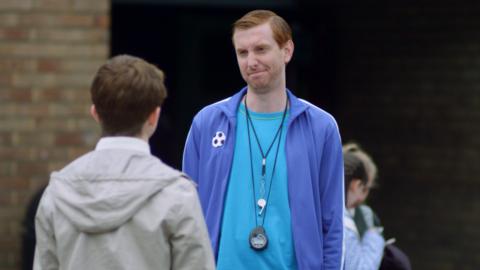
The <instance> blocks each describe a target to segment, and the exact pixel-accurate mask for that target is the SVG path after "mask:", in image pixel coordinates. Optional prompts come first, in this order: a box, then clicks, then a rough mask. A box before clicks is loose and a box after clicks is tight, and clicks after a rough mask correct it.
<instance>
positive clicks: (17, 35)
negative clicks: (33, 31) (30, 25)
mask: <svg viewBox="0 0 480 270" xmlns="http://www.w3.org/2000/svg"><path fill="white" fill-rule="evenodd" d="M29 36H30V31H29V30H27V29H21V28H4V29H0V39H7V40H26V39H28V38H29Z"/></svg>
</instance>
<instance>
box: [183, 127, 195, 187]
mask: <svg viewBox="0 0 480 270" xmlns="http://www.w3.org/2000/svg"><path fill="white" fill-rule="evenodd" d="M198 136H199V132H198V130H197V126H196V122H195V119H194V120H193V122H192V126H191V127H190V130H189V132H188V136H187V140H186V142H185V147H184V149H183V161H182V171H183V172H185V173H186V174H187V175H188V176H190V177H191V178H192V179H193V180H194V181H195V182H197V183H198V169H199V168H198V160H199V149H198V145H197V142H198V138H197V137H198Z"/></svg>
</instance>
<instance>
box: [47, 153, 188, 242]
mask: <svg viewBox="0 0 480 270" xmlns="http://www.w3.org/2000/svg"><path fill="white" fill-rule="evenodd" d="M180 176H182V173H181V172H179V171H176V170H174V169H171V168H170V167H168V166H167V165H165V164H164V163H162V162H161V161H160V160H159V159H157V158H155V157H154V156H151V155H148V154H145V153H142V152H138V151H131V150H120V149H107V150H100V151H93V152H90V153H88V154H86V155H84V156H82V157H81V158H79V159H77V160H75V161H74V162H72V163H71V164H70V165H68V166H67V167H65V168H64V169H63V170H61V171H60V172H54V173H52V175H51V180H50V184H49V185H50V191H51V192H52V195H53V196H52V197H53V198H54V204H55V206H56V207H57V208H58V209H59V211H60V212H61V213H62V214H64V215H65V216H66V217H67V219H69V220H70V221H71V222H72V223H73V224H74V225H75V227H77V228H78V229H79V230H80V231H83V232H88V233H101V232H106V231H111V230H115V229H117V228H118V227H120V226H121V225H123V224H124V223H125V222H127V221H128V220H129V219H130V218H131V217H132V216H133V215H134V214H135V213H136V212H137V211H138V210H139V209H140V208H141V207H143V205H145V203H146V202H147V201H148V200H149V199H150V198H151V197H152V196H153V195H155V194H157V193H158V192H160V191H161V190H162V189H163V188H164V187H166V186H167V185H169V184H171V183H172V182H174V181H175V180H177V179H178V178H179V177H180Z"/></svg>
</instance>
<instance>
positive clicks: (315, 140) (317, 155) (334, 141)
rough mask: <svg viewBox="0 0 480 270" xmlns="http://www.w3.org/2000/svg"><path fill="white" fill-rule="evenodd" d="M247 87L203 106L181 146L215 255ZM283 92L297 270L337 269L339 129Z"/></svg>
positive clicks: (340, 181)
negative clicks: (287, 106) (287, 108)
mask: <svg viewBox="0 0 480 270" xmlns="http://www.w3.org/2000/svg"><path fill="white" fill-rule="evenodd" d="M246 89H247V88H246V87H245V88H243V89H242V90H241V91H240V92H238V93H237V94H236V95H234V96H232V97H231V98H228V99H225V100H222V101H220V102H217V103H214V104H212V105H209V106H207V107H205V108H203V109H202V110H201V111H200V112H199V113H198V114H197V115H196V116H195V118H194V119H193V123H192V126H191V128H190V131H189V134H188V137H187V141H186V145H185V149H184V156H183V170H184V172H186V173H187V174H188V175H190V176H191V177H192V179H194V181H195V182H197V184H198V192H199V195H200V201H201V203H202V208H203V213H204V215H205V219H206V222H207V226H208V231H209V233H210V237H211V242H212V247H213V250H214V251H215V254H217V252H218V243H219V239H220V232H221V228H220V226H221V224H222V214H223V204H224V201H225V194H226V191H227V185H228V180H229V177H230V168H231V165H232V160H233V151H234V146H235V127H236V121H237V119H236V115H237V109H238V106H239V103H240V102H241V99H242V97H243V96H244V95H245V93H246ZM287 92H288V96H289V99H290V117H289V120H288V123H287V133H286V142H285V153H286V158H287V172H288V190H289V194H288V195H289V201H290V209H291V217H292V234H293V241H294V247H295V256H296V259H297V264H298V269H299V270H323V269H335V270H338V269H340V268H341V265H342V253H343V252H342V251H343V249H342V243H343V208H344V189H343V159H342V145H341V140H340V135H339V132H338V127H337V124H336V122H335V119H334V118H333V117H332V116H331V115H330V114H328V113H326V112H325V111H323V110H321V109H319V108H318V107H316V106H314V105H312V104H310V103H308V102H306V101H304V100H301V99H298V98H297V97H295V96H294V95H293V94H292V93H291V92H290V91H289V90H287ZM219 132H222V134H220V135H219ZM219 136H222V137H221V138H220V139H221V140H220V141H219ZM223 136H224V137H223ZM215 139H216V140H215ZM214 140H215V141H214ZM222 140H224V141H222Z"/></svg>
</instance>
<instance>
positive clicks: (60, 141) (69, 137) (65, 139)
mask: <svg viewBox="0 0 480 270" xmlns="http://www.w3.org/2000/svg"><path fill="white" fill-rule="evenodd" d="M84 144H85V142H84V141H83V138H82V135H81V134H80V133H79V132H68V133H62V134H58V135H57V136H56V137H55V145H56V146H78V145H84Z"/></svg>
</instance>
